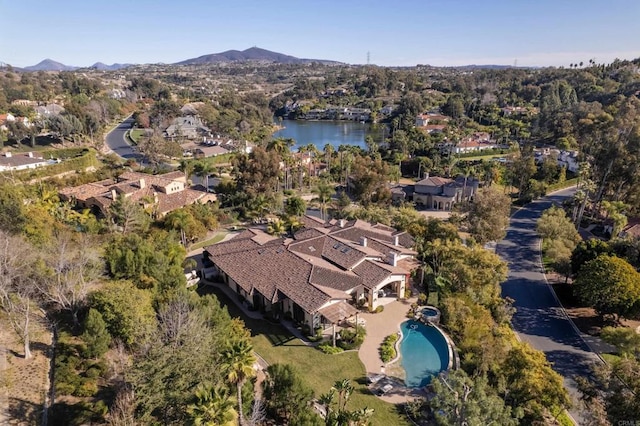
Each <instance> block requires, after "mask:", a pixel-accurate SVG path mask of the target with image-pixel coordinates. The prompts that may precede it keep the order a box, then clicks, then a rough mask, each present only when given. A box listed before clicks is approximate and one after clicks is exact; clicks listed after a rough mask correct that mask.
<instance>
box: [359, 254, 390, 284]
mask: <svg viewBox="0 0 640 426" xmlns="http://www.w3.org/2000/svg"><path fill="white" fill-rule="evenodd" d="M353 272H355V273H356V274H357V275H358V276H359V277H360V278H362V283H363V284H364V286H365V287H367V288H369V289H371V288H374V287H375V286H376V285H378V284H380V283H381V282H382V281H383V280H385V279H387V278H389V277H390V276H391V271H389V270H388V269H386V268H383V267H381V266H380V265H379V264H378V263H377V262H372V261H370V260H365V261H364V262H362V263H361V264H359V265H358V266H356V267H355V268H353Z"/></svg>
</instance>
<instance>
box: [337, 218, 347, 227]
mask: <svg viewBox="0 0 640 426" xmlns="http://www.w3.org/2000/svg"><path fill="white" fill-rule="evenodd" d="M345 222H346V221H345V220H344V219H340V222H338V226H340V228H344V224H345Z"/></svg>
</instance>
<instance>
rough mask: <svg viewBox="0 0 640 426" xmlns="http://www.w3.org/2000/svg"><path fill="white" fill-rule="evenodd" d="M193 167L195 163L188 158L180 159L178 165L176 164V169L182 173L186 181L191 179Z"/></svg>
mask: <svg viewBox="0 0 640 426" xmlns="http://www.w3.org/2000/svg"><path fill="white" fill-rule="evenodd" d="M194 169H195V163H194V162H193V161H190V160H182V161H180V165H179V166H178V170H180V171H181V172H183V173H184V177H185V178H186V179H187V182H189V179H191V175H192V174H193V171H194Z"/></svg>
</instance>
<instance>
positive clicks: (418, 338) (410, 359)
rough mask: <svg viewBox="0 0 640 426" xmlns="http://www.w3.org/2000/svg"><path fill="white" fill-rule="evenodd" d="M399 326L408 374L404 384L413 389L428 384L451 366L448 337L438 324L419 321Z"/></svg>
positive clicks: (402, 353) (405, 369)
mask: <svg viewBox="0 0 640 426" xmlns="http://www.w3.org/2000/svg"><path fill="white" fill-rule="evenodd" d="M400 329H401V331H402V341H401V342H400V354H401V355H402V367H403V368H404V371H405V373H406V377H405V384H406V385H407V387H410V388H419V387H422V386H425V385H427V384H429V382H430V381H431V377H432V376H434V375H437V374H438V373H439V372H441V371H443V370H446V369H447V368H448V366H449V346H448V344H447V340H446V339H445V337H444V336H443V335H442V333H441V332H440V330H438V329H437V328H436V327H433V326H429V325H425V324H422V323H421V322H419V321H414V320H409V321H405V322H403V323H402V325H401V326H400Z"/></svg>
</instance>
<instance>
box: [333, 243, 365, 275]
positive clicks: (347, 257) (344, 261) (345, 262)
mask: <svg viewBox="0 0 640 426" xmlns="http://www.w3.org/2000/svg"><path fill="white" fill-rule="evenodd" d="M322 257H323V258H325V259H327V260H328V261H330V262H332V263H335V264H336V265H338V266H340V267H341V268H342V269H351V268H353V267H354V266H355V265H356V264H357V263H358V262H361V261H362V260H363V259H364V258H365V257H366V253H364V252H363V251H361V250H359V249H357V248H355V247H354V246H351V245H348V244H345V243H343V242H341V241H339V240H336V239H335V238H331V237H326V238H324V244H323V247H322Z"/></svg>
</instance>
